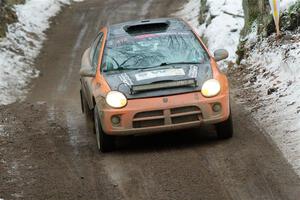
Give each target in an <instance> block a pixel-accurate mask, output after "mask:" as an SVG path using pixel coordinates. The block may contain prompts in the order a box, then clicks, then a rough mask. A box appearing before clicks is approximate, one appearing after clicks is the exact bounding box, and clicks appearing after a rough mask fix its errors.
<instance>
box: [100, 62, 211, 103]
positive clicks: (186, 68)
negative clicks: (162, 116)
mask: <svg viewBox="0 0 300 200" xmlns="http://www.w3.org/2000/svg"><path fill="white" fill-rule="evenodd" d="M104 77H105V79H106V81H107V83H108V84H109V86H110V88H111V90H115V91H120V92H122V93H123V94H125V95H126V97H127V98H128V99H135V98H146V97H158V96H166V95H174V94H181V93H188V92H193V91H200V90H201V87H202V85H203V83H204V82H205V81H206V80H208V79H211V78H213V73H212V69H211V66H210V64H209V63H206V64H198V65H196V64H185V65H174V66H164V67H160V68H154V69H147V70H131V71H128V70H127V71H124V72H120V71H118V72H106V73H104ZM183 80H195V83H196V84H195V85H193V86H191V85H189V86H178V87H177V86H176V87H172V88H159V89H152V90H147V91H141V92H137V93H133V92H132V88H133V87H134V86H140V85H146V86H147V85H153V84H155V83H163V84H165V83H166V84H168V83H174V82H178V81H183Z"/></svg>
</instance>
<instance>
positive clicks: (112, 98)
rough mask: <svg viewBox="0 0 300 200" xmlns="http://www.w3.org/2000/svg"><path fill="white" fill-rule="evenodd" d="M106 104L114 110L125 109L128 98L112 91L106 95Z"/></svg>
mask: <svg viewBox="0 0 300 200" xmlns="http://www.w3.org/2000/svg"><path fill="white" fill-rule="evenodd" d="M106 103H107V104H108V105H109V106H110V107H113V108H123V107H125V106H126V104H127V98H126V97H125V95H124V94H122V93H121V92H118V91H111V92H109V93H108V94H107V95H106Z"/></svg>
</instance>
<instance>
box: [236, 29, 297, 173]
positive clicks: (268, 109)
mask: <svg viewBox="0 0 300 200" xmlns="http://www.w3.org/2000/svg"><path fill="white" fill-rule="evenodd" d="M299 31H300V30H298V32H297V31H296V32H294V33H288V35H286V36H284V37H283V38H282V39H281V40H280V41H276V39H275V35H272V36H270V37H269V38H265V39H263V40H261V41H259V42H258V43H256V44H255V46H250V47H248V48H250V49H251V50H249V49H248V52H249V53H247V54H246V57H245V59H244V60H242V61H241V66H239V68H238V69H233V70H236V72H235V76H237V77H236V79H241V80H240V81H238V82H239V83H240V85H241V86H240V90H239V91H237V92H236V94H238V99H240V101H241V102H242V103H244V104H245V105H248V108H249V109H250V111H251V112H252V116H253V117H254V118H255V119H257V121H258V122H259V123H260V124H261V125H262V127H264V128H265V130H266V131H267V132H268V133H269V134H270V135H271V137H272V138H273V139H274V141H275V142H276V144H277V145H278V147H279V148H280V149H281V151H282V152H283V154H284V155H285V157H286V158H287V159H288V161H289V162H290V163H291V164H292V166H293V167H294V168H295V169H296V171H297V172H298V174H299V175H300V101H299V99H300V68H299V66H300V34H299ZM238 77H240V78H238Z"/></svg>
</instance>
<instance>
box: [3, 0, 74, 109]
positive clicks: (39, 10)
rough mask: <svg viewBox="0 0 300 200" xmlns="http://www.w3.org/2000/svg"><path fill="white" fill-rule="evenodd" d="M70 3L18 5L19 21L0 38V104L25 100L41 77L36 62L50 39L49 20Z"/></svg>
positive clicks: (36, 1)
mask: <svg viewBox="0 0 300 200" xmlns="http://www.w3.org/2000/svg"><path fill="white" fill-rule="evenodd" d="M77 1H78V0H77ZM70 2H71V0H45V1H41V0H27V1H26V3H25V4H24V5H17V6H15V10H16V13H17V16H18V19H19V22H17V23H14V24H11V25H9V27H8V33H7V36H6V38H3V39H0V91H1V95H0V104H9V103H12V102H15V101H17V100H22V99H24V97H25V95H26V92H27V91H26V89H25V87H26V85H28V83H29V81H30V80H31V79H32V78H35V77H37V76H38V75H39V72H38V71H37V70H36V69H35V68H34V66H33V62H34V59H35V58H36V57H37V56H38V54H39V52H40V49H41V48H42V44H43V41H44V40H45V39H46V35H45V33H44V31H45V30H46V29H48V28H49V23H50V22H49V19H50V18H51V17H53V16H55V15H56V14H57V13H58V12H59V11H60V9H61V7H62V6H63V5H65V4H69V3H70Z"/></svg>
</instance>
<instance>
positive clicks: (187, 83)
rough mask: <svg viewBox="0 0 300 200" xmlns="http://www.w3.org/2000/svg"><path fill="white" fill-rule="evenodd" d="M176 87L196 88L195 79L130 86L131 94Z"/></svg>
mask: <svg viewBox="0 0 300 200" xmlns="http://www.w3.org/2000/svg"><path fill="white" fill-rule="evenodd" d="M177 87H197V81H196V79H185V80H179V81H164V82H154V83H151V84H143V85H132V86H131V89H130V90H131V94H136V93H140V92H146V91H151V90H159V89H168V88H177Z"/></svg>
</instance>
